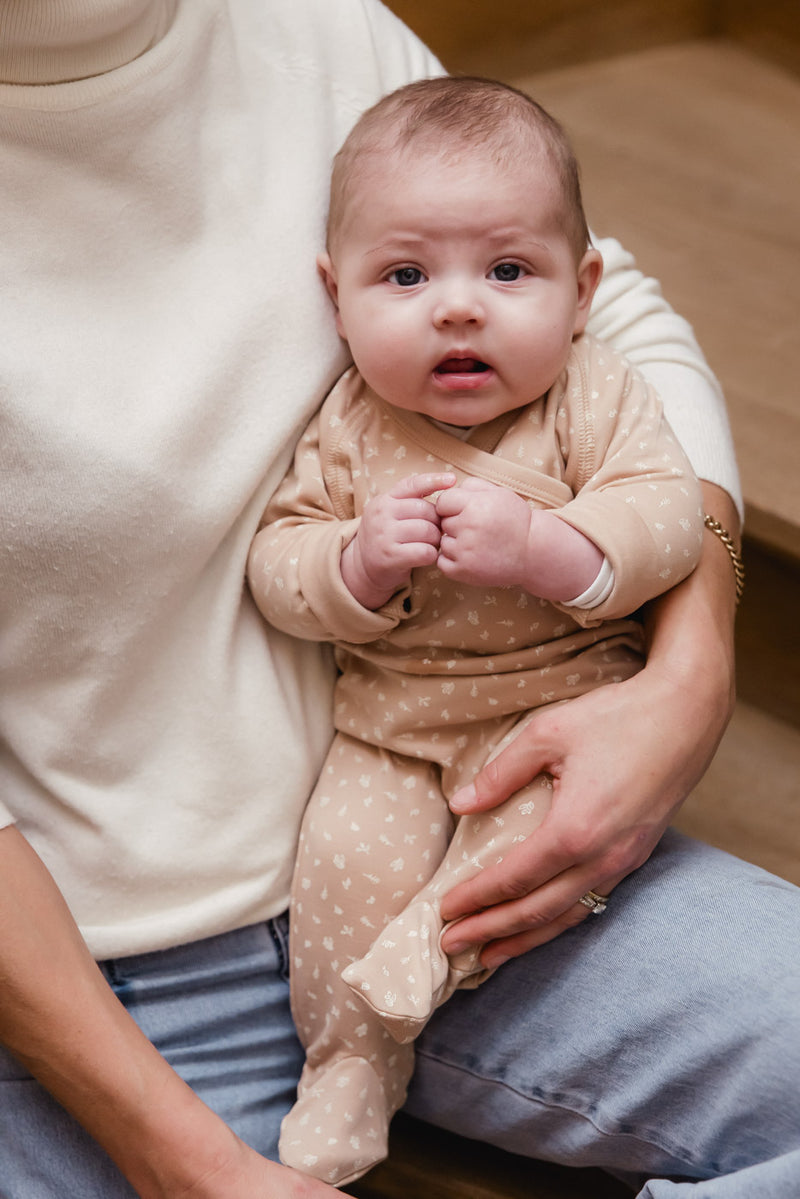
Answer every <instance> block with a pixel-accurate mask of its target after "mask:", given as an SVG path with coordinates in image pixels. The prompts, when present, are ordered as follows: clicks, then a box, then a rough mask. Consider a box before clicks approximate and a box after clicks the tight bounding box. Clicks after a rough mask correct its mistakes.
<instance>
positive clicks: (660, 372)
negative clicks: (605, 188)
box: [0, 0, 738, 957]
mask: <svg viewBox="0 0 800 1199" xmlns="http://www.w3.org/2000/svg"><path fill="white" fill-rule="evenodd" d="M437 70H438V68H437V66H436V64H435V62H434V60H433V59H432V58H431V57H430V56H429V55H428V54H427V52H426V51H425V50H424V48H423V47H421V46H420V45H419V43H418V42H416V41H415V39H413V38H412V37H411V36H410V35H409V34H408V33H407V31H405V30H404V29H403V27H402V26H401V25H400V24H399V23H398V22H397V21H396V20H395V18H394V17H392V16H391V14H390V13H389V12H388V11H387V10H385V9H383V8H381V7H380V6H379V5H377V4H376V3H375V2H374V0H336V3H335V4H334V3H331V0H229V2H227V3H226V2H225V0H83V3H79V2H77V0H39V2H38V3H37V4H35V5H34V4H30V3H28V2H26V0H5V2H4V4H3V7H2V12H0V79H2V80H3V83H2V85H0V161H2V168H1V169H0V317H1V318H2V330H3V333H2V340H1V341H0V430H2V432H1V433H0V824H2V823H7V822H9V821H10V820H16V821H17V822H18V824H19V827H20V829H21V831H22V832H23V833H24V834H25V835H26V836H28V837H29V839H30V840H31V842H32V843H33V845H34V846H35V848H36V849H37V850H38V851H39V853H40V854H41V855H42V857H43V858H44V859H45V861H46V863H47V864H48V866H49V867H50V869H51V870H52V872H53V874H54V876H55V878H56V880H57V882H58V883H59V884H60V886H61V887H62V889H63V891H64V894H65V895H66V898H67V900H68V902H69V904H70V906H71V908H72V910H73V912H74V914H75V916H76V918H77V919H78V921H79V923H80V925H81V927H82V929H83V932H84V934H85V936H86V938H87V940H88V942H89V945H90V947H91V949H92V951H93V952H94V953H95V954H96V956H98V957H105V956H111V955H120V954H127V953H133V952H141V951H145V950H150V949H157V948H161V947H165V946H168V945H172V944H176V943H179V942H181V941H185V940H191V939H195V938H198V937H203V936H208V935H211V934H213V933H216V932H222V931H224V930H227V929H230V928H235V927H239V926H242V925H245V924H248V923H252V922H254V921H257V920H260V919H263V918H265V917H267V916H269V915H273V914H275V913H277V912H279V911H281V910H282V909H283V908H284V907H285V905H286V902H287V896H288V886H289V879H290V876H291V869H292V859H293V853H294V847H295V841H296V836H297V827H298V823H299V819H300V815H301V811H302V808H303V804H304V802H305V799H306V796H307V794H308V792H309V790H310V787H311V784H312V783H313V780H314V778H315V775H316V772H317V770H318V768H319V765H320V762H321V760H322V756H323V754H324V751H325V749H326V747H327V744H328V740H329V736H330V731H331V726H330V684H331V674H330V666H329V662H328V661H327V659H325V658H323V657H322V656H321V651H320V650H319V649H318V648H317V647H316V646H314V645H311V644H308V643H304V642H299V641H298V642H295V641H293V640H292V639H291V638H288V637H286V636H284V635H283V634H280V633H277V632H276V631H274V630H271V629H267V628H266V627H265V625H264V623H263V621H262V620H261V618H260V616H258V614H257V613H256V610H255V608H254V606H253V604H252V602H251V600H250V597H249V594H248V593H247V591H246V589H245V586H244V581H243V580H244V570H245V563H246V558H247V552H248V548H249V545H250V541H251V538H252V536H253V534H254V532H255V530H256V528H257V525H258V520H259V517H260V516H261V513H262V511H263V509H264V507H265V504H266V500H267V498H268V497H269V495H270V494H271V492H272V490H273V489H274V487H275V486H276V484H277V482H278V481H279V480H280V478H281V476H282V474H283V472H284V469H285V467H286V465H287V463H288V461H289V458H290V453H291V449H292V446H293V443H294V441H295V440H296V437H297V435H298V433H299V432H300V430H301V428H302V427H303V426H304V424H305V423H306V421H307V419H308V417H309V416H310V414H311V412H312V411H313V410H314V408H315V406H316V405H317V404H318V403H319V401H320V399H321V398H322V396H323V395H324V394H325V392H326V391H327V390H328V388H329V387H330V385H331V384H332V382H333V380H334V379H335V377H336V376H337V374H338V373H339V372H340V371H341V369H342V368H343V366H344V364H345V361H346V358H345V355H344V352H343V350H342V347H341V346H340V345H339V343H338V340H337V338H336V335H335V332H334V329H333V322H332V319H331V314H330V311H329V309H328V307H327V301H326V297H325V295H324V290H323V288H322V285H321V283H320V282H319V280H318V278H317V276H316V272H315V267H314V257H315V253H316V251H317V249H318V248H319V247H320V245H321V240H322V230H323V220H324V207H325V198H326V188H327V175H328V166H329V162H330V158H331V156H332V153H333V152H334V150H335V149H336V147H337V146H338V144H339V142H340V141H341V139H342V138H343V136H344V134H345V133H346V132H347V129H348V128H349V126H350V124H351V123H352V122H353V120H354V119H355V117H356V115H357V114H358V112H359V111H360V110H361V109H362V108H363V107H365V106H366V105H367V104H369V103H371V102H372V101H373V100H375V99H376V98H377V97H378V96H379V95H380V94H381V93H382V92H384V91H385V90H387V89H388V88H392V87H395V86H397V85H399V84H400V83H403V82H405V81H406V80H408V79H410V78H413V77H416V76H418V75H421V74H430V73H434V72H435V71H437ZM600 248H601V249H602V250H603V252H604V255H605V257H606V263H607V267H606V270H607V275H606V280H605V282H604V284H603V286H602V289H601V292H600V295H599V297H598V303H597V311H596V316H595V318H594V320H593V323H592V329H593V331H594V332H595V333H597V334H599V335H600V336H603V335H610V336H612V337H613V339H614V340H615V343H616V344H617V345H618V346H619V347H620V348H621V349H623V350H625V351H626V352H628V353H629V354H630V355H631V356H632V357H633V358H634V359H635V360H636V361H637V362H639V364H640V365H641V366H642V368H643V370H644V371H645V373H646V374H648V376H649V377H650V378H651V380H653V381H654V382H655V383H656V385H657V386H658V387H659V388H660V390H661V392H662V395H663V398H664V400H665V406H666V408H667V412H668V415H669V418H670V420H671V421H672V423H673V426H674V427H675V428H676V431H677V432H678V433H679V435H680V436H681V437H682V439H683V441H684V443H685V445H686V448H687V450H688V451H689V453H690V456H691V458H692V461H693V464H694V465H695V468H696V469H697V471H698V473H699V474H700V475H701V476H702V477H704V478H708V479H711V480H712V481H715V482H718V483H720V484H721V485H722V486H724V487H726V488H727V489H728V490H729V491H730V492H731V493H732V494H734V496H735V497H736V498H738V490H737V481H736V472H735V467H734V464H733V457H732V453H731V450H730V440H729V434H728V430H727V422H726V419H725V414H724V409H723V406H722V403H721V400H720V397H719V393H718V390H717V388H716V384H715V383H714V380H713V378H712V377H711V376H710V374H709V372H708V370H707V368H706V366H705V364H704V363H703V360H702V358H701V356H700V354H699V352H698V350H697V348H696V346H695V345H694V342H693V339H692V336H691V332H690V330H689V329H688V326H686V325H685V323H684V322H683V321H681V320H680V319H679V318H677V317H675V316H674V315H673V314H671V313H670V312H669V310H668V309H667V308H666V306H665V305H664V303H663V300H662V299H661V298H660V295H659V294H658V291H657V289H656V288H655V287H654V286H653V285H652V284H651V283H649V282H648V281H646V280H643V279H642V278H641V276H640V275H638V273H637V272H636V271H635V270H634V269H633V267H632V264H631V262H630V260H629V258H628V257H627V256H626V255H625V254H624V252H623V251H622V250H621V248H620V247H619V246H618V245H616V243H613V242H604V243H601V246H600Z"/></svg>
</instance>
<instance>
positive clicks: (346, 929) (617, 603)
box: [249, 336, 703, 1184]
mask: <svg viewBox="0 0 800 1199" xmlns="http://www.w3.org/2000/svg"><path fill="white" fill-rule="evenodd" d="M444 470H447V471H453V472H455V473H456V474H457V475H458V477H459V479H462V478H464V477H465V476H469V475H472V476H475V477H478V478H481V479H484V480H488V481H489V482H493V483H496V484H500V485H503V486H506V487H510V488H513V489H514V490H515V491H516V492H518V493H519V494H520V495H521V496H523V497H524V498H525V499H527V500H528V501H529V502H530V503H531V504H533V505H535V506H539V507H545V508H548V509H552V510H556V511H557V514H558V516H559V517H561V518H562V519H564V520H565V521H567V522H568V523H569V524H571V525H572V526H574V527H575V528H577V529H579V530H580V531H581V532H583V533H584V534H585V535H586V536H587V537H589V538H591V540H593V541H594V542H595V543H596V544H597V545H598V546H599V547H600V548H601V549H602V550H603V552H604V553H605V555H606V557H607V559H608V560H609V562H610V564H611V566H612V568H613V571H614V586H613V590H612V592H611V594H610V595H609V596H608V597H607V598H606V599H605V600H604V601H603V603H602V604H600V605H599V606H598V607H596V608H593V609H591V610H588V611H584V610H580V609H575V608H572V607H570V606H569V605H559V604H552V603H550V602H547V601H544V600H541V599H538V598H536V597H534V596H531V595H529V594H528V593H526V592H524V591H522V590H521V589H518V588H481V587H473V586H468V585H465V584H461V583H456V582H453V581H448V580H447V579H445V578H444V576H443V575H441V574H440V572H439V571H438V570H437V569H436V567H429V568H420V569H418V570H415V571H414V572H413V576H412V579H411V582H410V585H409V586H407V587H406V588H404V589H403V590H402V591H400V592H399V593H398V594H396V595H395V596H393V597H392V599H391V600H390V602H389V603H388V604H386V605H385V606H384V607H383V608H381V609H380V610H379V611H376V612H373V611H369V610H367V609H365V608H362V607H361V605H360V604H358V603H357V602H356V600H355V599H354V598H353V597H352V596H351V595H350V593H349V591H348V590H347V588H346V587H345V585H344V583H343V581H342V578H341V572H340V569H339V561H340V557H341V552H342V549H343V548H344V546H345V545H346V544H347V543H348V542H349V541H350V540H351V539H352V537H353V536H354V535H355V532H356V530H357V528H358V520H359V514H360V513H361V511H362V510H363V507H364V504H365V503H366V501H367V500H368V499H369V498H370V497H371V496H373V495H376V494H379V493H382V492H385V491H388V490H389V489H390V488H392V487H393V486H394V485H395V484H396V483H397V482H399V480H400V479H402V478H404V477H406V476H407V475H410V474H414V473H420V472H430V471H437V472H438V471H444ZM702 521H703V516H702V504H701V496H700V489H699V485H698V483H697V481H696V480H695V478H694V476H693V474H692V471H691V468H690V467H689V465H688V463H687V461H686V458H685V456H684V454H683V451H682V450H681V448H680V447H679V445H678V444H677V442H676V440H675V438H674V436H673V434H672V432H671V430H670V429H669V427H668V426H667V424H666V423H665V421H664V418H663V415H662V412H661V407H660V404H659V402H658V400H657V399H656V397H655V396H654V394H653V392H652V390H651V389H650V387H649V386H648V385H647V384H646V383H645V382H644V381H643V379H642V378H641V377H640V376H639V375H638V374H637V373H636V372H635V371H634V370H633V369H632V368H631V367H630V366H629V365H628V364H627V363H626V362H625V361H624V360H623V359H621V358H620V357H619V356H618V355H617V354H616V353H615V352H614V351H612V350H611V349H609V348H608V347H606V346H604V345H603V344H602V343H599V342H597V341H595V340H594V339H592V338H591V337H588V336H584V337H582V338H580V339H578V340H577V341H576V342H575V344H574V346H573V350H572V353H571V356H570V361H569V363H568V366H567V368H566V370H565V371H564V373H563V375H562V377H561V378H560V379H559V380H558V382H557V383H556V384H555V385H554V386H553V387H552V388H551V390H550V392H549V393H548V394H547V395H546V396H545V397H543V398H542V399H540V400H538V401H536V402H534V403H532V404H531V405H529V406H528V407H526V408H523V409H520V410H518V411H516V412H513V413H508V414H505V415H503V416H501V417H499V418H497V419H496V420H494V421H492V422H491V423H490V424H488V425H483V426H480V427H478V428H476V429H473V430H472V431H471V433H470V435H469V436H468V437H467V439H466V441H462V440H461V439H459V438H458V437H457V436H455V435H453V434H450V433H449V432H447V431H446V430H443V429H442V428H441V427H439V426H437V425H435V424H433V423H432V422H431V421H429V420H428V419H427V418H426V417H424V416H421V415H419V414H417V413H412V412H406V411H400V410H397V409H394V408H391V407H390V406H389V405H388V404H385V403H384V402H383V401H382V400H381V399H380V398H379V397H378V396H376V395H375V394H374V393H372V392H370V390H369V389H368V388H367V386H366V384H365V383H364V382H363V380H362V379H361V378H360V376H359V375H358V374H357V372H356V371H355V370H354V369H351V370H350V371H349V372H348V373H347V374H346V375H345V376H343V378H342V379H341V380H340V381H339V383H338V384H337V385H336V387H335V388H334V389H333V391H332V392H331V394H330V395H329V397H328V398H327V400H326V401H325V403H324V405H323V407H322V409H321V411H320V413H319V414H318V416H317V418H316V419H315V420H314V422H313V423H312V424H311V425H310V426H309V428H308V429H307V431H306V433H305V434H304V436H303V437H302V439H301V440H300V442H299V444H298V447H297V450H296V453H295V460H294V465H293V467H292V469H291V470H290V471H289V473H288V475H287V477H286V479H285V480H284V482H283V484H282V485H281V487H280V488H279V490H278V492H277V493H276V496H275V497H274V499H273V501H272V503H271V504H270V507H269V509H268V511H267V513H266V516H265V519H264V522H263V525H262V531H261V532H260V533H259V535H258V538H257V539H256V542H255V545H254V548H253V552H252V555H251V562H250V571H249V578H250V584H251V588H252V590H253V593H254V595H255V598H256V602H257V603H258V605H259V607H260V609H261V610H262V612H263V613H264V614H265V616H266V617H267V618H268V619H269V620H270V621H271V622H272V623H273V624H275V625H277V626H278V627H279V628H282V629H285V630H287V631H289V632H291V633H294V634H296V635H298V636H301V637H306V638H311V639H316V640H325V641H331V642H333V643H334V644H335V647H336V658H337V663H338V666H339V669H340V672H341V673H340V677H339V679H338V682H337V687H336V694H335V724H336V729H337V730H338V731H337V734H336V737H335V739H334V742H333V745H332V747H331V750H330V753H329V755H328V758H327V760H326V763H325V765H324V767H323V770H322V773H321V775H320V779H319V782H318V784H317V787H316V789H315V791H314V794H313V796H312V798H311V800H310V802H309V805H308V810H307V813H306V817H305V821H304V825H303V830H302V835H301V842H300V847H299V851H298V858H297V865H296V870H295V877H294V884H293V891H292V911H291V936H292V1005H293V1012H294V1016H295V1021H296V1024H297V1028H298V1032H299V1035H300V1038H301V1040H302V1041H303V1044H304V1046H305V1048H306V1055H307V1060H306V1066H305V1069H304V1072H303V1076H302V1079H301V1082H300V1088H299V1098H298V1102H297V1104H296V1105H295V1107H294V1108H293V1109H292V1111H291V1112H290V1113H289V1115H288V1116H287V1117H286V1120H285V1121H284V1125H283V1129H282V1136H281V1155H282V1157H283V1160H284V1161H286V1162H287V1163H288V1164H292V1165H295V1166H298V1167H299V1168H301V1169H303V1170H305V1171H306V1172H309V1173H313V1174H315V1175H317V1176H318V1177H320V1178H323V1179H325V1180H326V1181H328V1182H332V1183H336V1184H341V1183H344V1182H347V1181H349V1180H351V1179H353V1178H355V1177H358V1176H359V1175H360V1174H362V1173H363V1172H364V1171H365V1170H367V1169H368V1168H369V1166H371V1165H373V1164H374V1163H375V1162H376V1161H378V1160H380V1158H381V1157H383V1156H385V1153H386V1139H387V1129H388V1122H389V1119H390V1118H391V1116H392V1114H393V1113H394V1112H395V1111H396V1110H397V1109H398V1107H400V1105H401V1104H402V1102H403V1099H404V1096H405V1091H406V1086H407V1083H408V1080H409V1078H410V1075H411V1071H412V1066H413V1051H412V1048H411V1045H410V1044H409V1043H408V1042H410V1041H411V1040H412V1039H413V1038H414V1037H415V1036H416V1035H417V1033H418V1032H419V1031H420V1029H421V1028H422V1027H423V1025H424V1023H425V1022H426V1020H427V1019H428V1017H429V1016H430V1014H431V1012H432V1011H433V1010H434V1008H435V1007H436V1006H438V1005H439V1004H440V1003H442V1002H443V1001H444V1000H445V999H446V998H447V997H448V996H449V995H450V994H451V993H452V991H453V990H454V989H455V987H457V986H459V985H472V986H475V985H477V984H478V983H479V982H480V981H482V979H483V978H484V977H485V973H486V972H485V971H482V970H481V967H480V965H479V963H478V961H477V953H475V952H474V951H470V952H468V953H466V954H464V955H462V957H461V958H460V959H459V960H448V958H447V957H446V956H445V955H444V954H443V953H442V952H441V950H440V948H439V936H440V933H441V931H442V922H441V918H440V916H439V899H440V896H441V895H442V894H444V893H445V892H446V891H448V890H449V889H450V888H451V887H452V886H453V885H454V884H455V883H456V882H457V881H460V880H461V879H463V878H466V877H469V876H471V875H473V874H474V873H475V872H476V871H478V870H480V869H482V868H483V867H484V866H486V865H487V864H490V863H493V862H496V861H498V860H499V859H500V858H502V857H503V856H504V855H505V854H506V853H507V852H508V850H509V848H510V847H511V846H512V845H513V844H514V843H515V842H517V841H520V840H523V839H525V838H526V837H528V836H529V835H530V833H531V832H532V831H533V830H534V829H535V828H536V827H537V825H539V824H540V823H541V822H542V820H543V819H544V818H545V816H546V814H547V811H548V807H549V802H550V794H551V783H550V779H549V778H548V777H547V776H545V775H542V776H539V777H538V778H535V779H534V780H533V781H532V782H531V783H530V784H529V785H528V786H526V787H525V788H523V789H522V790H521V791H520V792H518V793H517V794H516V795H514V796H513V797H512V798H511V799H509V800H508V801H507V802H506V803H505V804H503V805H502V806H501V807H499V808H496V809H493V810H492V811H491V812H487V813H485V814H483V815H481V816H477V817H464V818H463V819H462V820H460V821H459V822H458V823H457V825H456V826H455V830H454V821H453V819H452V817H451V815H450V812H449V808H448V805H447V798H448V797H449V796H451V795H452V793H453V792H454V791H455V790H456V789H457V788H458V787H460V786H462V785H463V784H465V783H467V782H469V781H470V780H471V779H472V778H473V777H474V775H475V774H476V773H477V771H478V770H480V768H481V767H482V766H483V765H484V764H485V762H486V761H487V760H488V759H489V758H490V757H491V756H492V755H493V754H495V753H497V752H499V750H500V749H501V748H502V746H503V745H504V744H505V743H507V742H508V741H509V740H510V739H512V738H513V737H515V736H517V735H518V734H519V732H520V730H521V729H522V728H523V727H524V725H525V723H526V722H527V720H529V719H531V718H532V714H533V713H534V712H535V711H536V710H537V709H539V708H541V707H542V706H543V705H547V704H554V703H560V702H562V701H564V700H566V699H569V698H571V697H573V696H577V695H580V694H583V693H584V692H586V691H588V690H591V689H592V688H594V687H598V686H601V685H603V684H606V683H609V682H614V681H619V680H622V679H625V678H628V677H629V676H630V675H631V674H633V673H635V672H636V671H637V670H638V669H639V668H640V666H641V661H642V651H643V642H642V633H641V628H640V625H639V624H638V623H637V622H636V621H635V620H633V619H631V618H630V617H629V615H628V614H629V613H631V612H634V611H635V610H636V609H637V608H638V607H639V606H640V605H641V604H642V603H644V602H645V601H646V600H648V599H650V598H652V597H653V596H655V595H657V594H658V593H660V592H662V591H664V590H666V589H667V588H669V587H671V586H673V585H674V584H676V583H678V582H679V581H680V580H681V579H682V578H684V577H685V576H686V575H687V574H689V572H690V571H691V570H692V569H693V567H694V565H695V564H696V562H697V559H698V556H699V552H700V545H701V541H702V527H703V525H702ZM499 535H502V530H500V531H499Z"/></svg>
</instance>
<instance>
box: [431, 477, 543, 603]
mask: <svg viewBox="0 0 800 1199" xmlns="http://www.w3.org/2000/svg"><path fill="white" fill-rule="evenodd" d="M436 511H437V513H438V515H439V519H440V522H441V537H440V540H439V555H438V558H437V559H436V562H437V565H438V567H439V569H440V570H441V572H442V574H443V575H447V577H448V578H450V579H456V580H457V581H458V582H460V583H471V584H473V585H477V586H490V587H511V586H514V585H515V584H519V583H522V582H523V580H524V579H525V576H526V571H527V561H528V556H529V546H528V541H529V535H530V527H531V516H532V509H531V508H530V507H529V506H528V504H526V503H525V500H523V499H522V498H521V497H520V496H518V495H517V494H516V492H514V491H510V490H509V489H508V488H507V487H499V486H497V484H495V483H488V482H486V480H484V479H465V480H464V482H463V483H462V484H461V485H460V486H459V487H454V488H452V489H451V490H449V491H446V492H444V493H443V494H442V495H440V496H439V498H438V499H437V501H436Z"/></svg>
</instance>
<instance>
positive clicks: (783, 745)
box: [675, 703, 800, 886]
mask: <svg viewBox="0 0 800 1199" xmlns="http://www.w3.org/2000/svg"><path fill="white" fill-rule="evenodd" d="M799 817H800V731H798V729H797V728H796V727H795V726H794V725H791V724H788V723H786V722H785V721H782V720H777V719H776V718H775V717H773V716H768V715H767V714H766V713H765V712H763V711H761V710H760V709H759V708H757V707H753V706H752V705H750V704H745V703H739V704H737V706H736V711H735V712H734V715H733V719H732V721H731V723H730V724H729V726H728V729H727V732H726V733H725V736H724V737H723V739H722V743H721V745H720V747H719V750H718V751H717V756H716V757H715V759H714V761H713V762H712V763H711V766H710V767H709V769H708V772H707V774H706V775H705V778H704V779H703V780H702V782H701V783H700V785H699V786H698V787H697V788H696V789H695V791H694V792H693V793H692V795H691V796H690V797H689V799H688V800H687V801H686V803H685V804H684V806H683V808H682V809H681V812H680V814H679V816H678V819H677V820H676V821H675V826H676V828H680V829H682V830H683V831H684V832H686V833H689V835H690V836H693V837H697V838H699V840H701V841H707V842H708V843H709V844H711V845H717V846H719V847H720V848H721V849H726V850H727V851H728V852H729V853H732V854H735V855H736V857H739V858H744V859H745V860H746V861H748V862H755V863H756V864H757V865H759V866H763V867H764V869H765V870H770V871H771V872H772V873H773V874H778V875H780V876H781V877H782V878H787V879H789V881H790V882H793V883H795V884H797V885H798V886H800V818H799Z"/></svg>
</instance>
